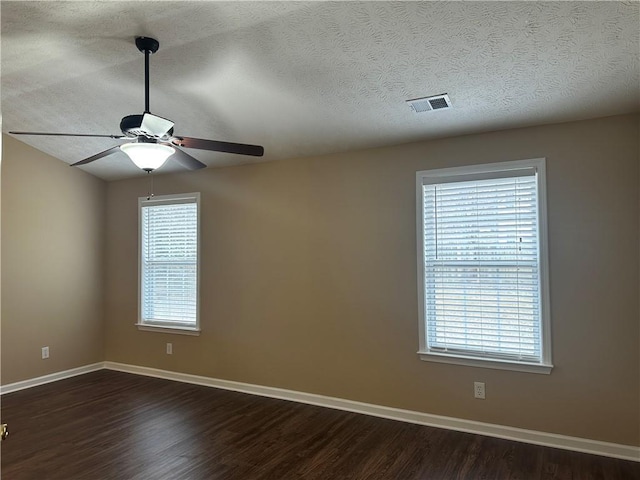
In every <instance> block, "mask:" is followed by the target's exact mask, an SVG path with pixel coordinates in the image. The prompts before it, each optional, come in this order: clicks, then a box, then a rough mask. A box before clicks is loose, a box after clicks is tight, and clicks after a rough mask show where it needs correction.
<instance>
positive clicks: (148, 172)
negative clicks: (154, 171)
mask: <svg viewBox="0 0 640 480" xmlns="http://www.w3.org/2000/svg"><path fill="white" fill-rule="evenodd" d="M147 175H151V170H147ZM153 195H154V193H153V175H151V188H149V194H148V195H147V200H151V199H152V198H153Z"/></svg>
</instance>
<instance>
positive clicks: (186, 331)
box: [136, 323, 200, 336]
mask: <svg viewBox="0 0 640 480" xmlns="http://www.w3.org/2000/svg"><path fill="white" fill-rule="evenodd" d="M136 327H138V330H144V331H146V332H160V333H176V334H178V335H193V336H198V335H200V329H199V328H193V327H176V326H175V325H170V326H169V325H167V326H163V325H149V324H148V323H136Z"/></svg>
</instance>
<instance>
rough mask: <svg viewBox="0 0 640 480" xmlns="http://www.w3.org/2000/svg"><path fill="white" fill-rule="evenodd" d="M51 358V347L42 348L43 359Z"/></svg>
mask: <svg viewBox="0 0 640 480" xmlns="http://www.w3.org/2000/svg"><path fill="white" fill-rule="evenodd" d="M45 358H49V347H42V359H43V360H44V359H45Z"/></svg>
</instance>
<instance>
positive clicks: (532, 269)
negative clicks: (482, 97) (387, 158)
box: [421, 164, 546, 364]
mask: <svg viewBox="0 0 640 480" xmlns="http://www.w3.org/2000/svg"><path fill="white" fill-rule="evenodd" d="M494 165H495V164H494ZM460 170H461V171H459V172H458V171H456V172H455V173H454V174H453V175H434V176H425V177H424V178H423V179H422V185H421V188H422V192H421V193H422V209H421V210H422V215H423V218H422V231H423V238H422V240H423V244H422V248H423V275H424V276H423V282H422V284H423V287H424V302H423V308H424V312H423V317H424V319H423V321H424V322H425V326H424V334H425V337H426V338H425V342H424V343H426V347H427V350H428V351H429V352H431V353H443V354H447V355H455V356H462V357H465V356H467V357H474V358H486V359H491V360H505V361H515V362H530V363H537V364H540V363H543V362H544V360H545V353H546V352H545V351H544V349H545V345H544V334H543V333H544V332H543V328H544V327H543V325H544V324H543V321H542V315H543V309H542V302H541V296H542V290H541V288H542V283H541V279H542V277H541V262H540V229H539V218H538V216H539V211H540V209H539V204H538V173H537V170H536V168H535V167H525V168H518V169H509V170H502V171H489V172H473V171H472V172H471V173H469V172H465V171H464V169H460Z"/></svg>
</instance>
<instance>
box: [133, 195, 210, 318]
mask: <svg viewBox="0 0 640 480" xmlns="http://www.w3.org/2000/svg"><path fill="white" fill-rule="evenodd" d="M197 215H198V212H197V204H196V203H179V204H170V205H162V204H160V205H148V206H143V207H142V245H141V255H142V265H141V277H142V278H141V281H142V305H141V314H142V321H143V322H150V323H152V322H156V323H162V324H172V325H173V324H177V325H186V326H195V324H196V309H197V275H198V272H197V258H198V235H197V234H198V231H197V229H198V219H197Z"/></svg>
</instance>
